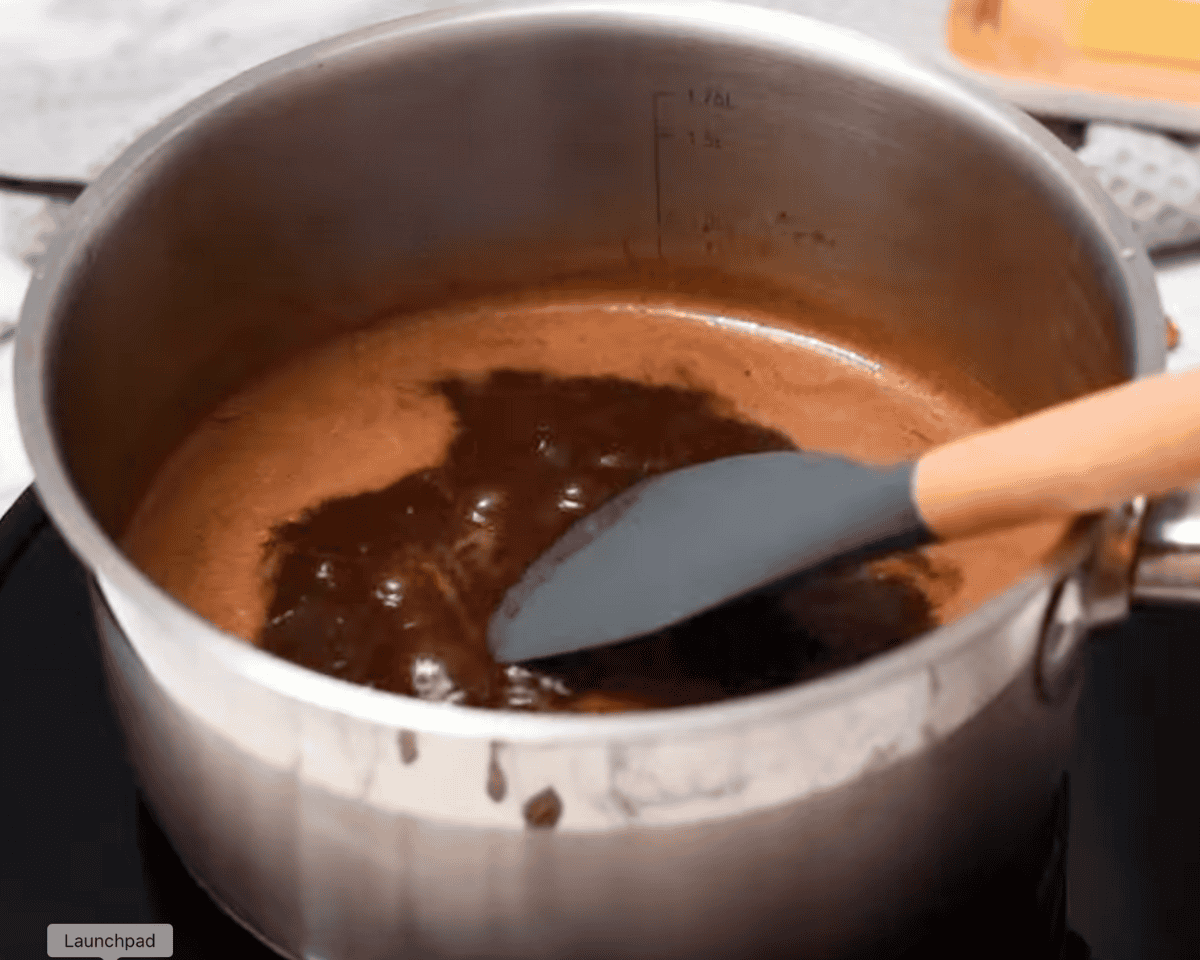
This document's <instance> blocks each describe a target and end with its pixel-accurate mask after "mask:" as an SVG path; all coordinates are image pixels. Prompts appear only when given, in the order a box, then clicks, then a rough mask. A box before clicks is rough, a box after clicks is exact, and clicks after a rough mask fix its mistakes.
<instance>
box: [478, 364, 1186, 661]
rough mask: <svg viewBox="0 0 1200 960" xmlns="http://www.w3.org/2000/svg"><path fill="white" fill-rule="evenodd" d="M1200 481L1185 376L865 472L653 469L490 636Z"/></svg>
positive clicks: (629, 623)
mask: <svg viewBox="0 0 1200 960" xmlns="http://www.w3.org/2000/svg"><path fill="white" fill-rule="evenodd" d="M1198 479H1200V370H1196V371H1191V372H1189V373H1186V374H1179V375H1171V374H1162V375H1159V376H1155V377H1150V378H1146V379H1142V380H1138V381H1134V382H1130V383H1125V384H1122V385H1120V386H1116V387H1112V388H1110V389H1107V390H1103V391H1100V392H1097V393H1094V394H1090V395H1088V396H1086V397H1083V398H1082V399H1078V400H1075V401H1072V402H1070V403H1065V404H1062V405H1059V406H1055V407H1051V408H1048V409H1046V410H1043V411H1040V412H1038V413H1034V414H1031V415H1029V416H1026V417H1022V418H1020V419H1017V420H1012V421H1009V422H1007V423H1005V424H1002V425H1001V426H998V427H994V428H990V429H986V430H983V431H980V432H978V433H974V434H971V435H968V436H966V437H963V438H961V439H957V440H953V441H951V442H950V443H946V444H944V445H942V446H938V447H935V448H933V449H931V450H929V451H928V452H927V453H925V454H924V455H922V456H921V457H920V458H919V459H918V460H916V461H915V462H911V463H904V464H900V465H898V466H895V467H890V468H886V469H878V468H875V467H871V466H867V465H865V464H861V463H855V462H852V461H848V460H844V459H841V458H838V457H831V456H822V455H819V454H811V453H763V454H751V455H748V456H738V457H727V458H725V459H721V460H714V461H712V462H709V463H705V464H701V465H698V466H694V467H688V468H685V469H682V470H676V471H672V472H670V473H665V474H661V475H659V476H657V477H653V478H650V479H648V480H645V481H643V482H642V483H639V484H637V485H635V486H633V487H631V488H629V489H628V490H626V491H625V492H624V493H622V494H620V495H618V496H617V497H615V498H613V499H611V500H609V501H608V502H607V503H605V504H604V505H602V506H601V507H600V508H599V509H598V510H596V511H595V512H594V513H592V514H590V515H588V516H587V517H585V518H583V519H582V520H580V521H579V522H578V523H576V524H575V525H574V526H573V527H572V528H571V529H570V530H568V531H567V533H566V534H565V535H564V536H563V537H562V538H561V539H560V540H559V541H558V542H557V543H555V544H554V545H553V546H552V547H551V548H550V549H549V550H548V551H547V552H546V553H544V554H543V555H542V556H541V557H539V558H538V559H537V560H536V561H535V562H534V563H533V564H532V565H531V566H530V567H529V568H528V570H527V571H526V572H525V574H524V576H523V577H522V579H521V580H520V581H519V582H518V583H517V584H516V585H515V586H514V587H513V588H512V589H511V590H509V591H508V593H507V595H506V596H505V599H504V601H503V602H502V604H501V605H500V607H499V609H498V610H497V611H496V612H495V613H494V614H493V616H492V619H491V622H490V624H489V628H488V645H489V648H490V649H491V651H492V655H493V656H494V657H495V658H496V659H497V660H499V661H501V662H506V663H516V662H520V661H523V660H530V659H535V658H538V657H546V656H553V655H556V654H561V653H570V652H573V651H578V650H586V649H589V648H592V647H599V646H603V645H606V644H611V643H616V642H618V641H621V640H626V639H629V638H632V637H637V636H640V635H643V634H647V633H651V632H653V631H656V630H660V629H662V628H664V627H668V626H670V625H672V624H675V623H678V622H680V621H683V620H686V619H688V618H690V617H692V616H694V615H696V614H698V613H702V612H704V611H705V610H709V609H711V608H713V607H716V606H719V605H720V604H723V603H725V602H727V601H729V600H732V599H734V598H736V597H738V596H741V595H743V594H745V593H749V592H752V591H754V590H756V589H758V588H760V587H764V586H766V585H768V584H771V583H773V582H776V581H779V580H782V579H785V578H787V577H790V576H792V575H794V574H797V573H800V572H802V571H804V570H808V569H811V568H813V567H816V566H818V565H820V564H823V563H825V562H827V561H830V560H833V559H835V558H837V557H840V556H844V555H846V554H850V553H856V554H858V553H863V552H873V551H887V550H891V549H897V548H901V547H907V546H914V545H917V544H920V543H925V542H931V541H935V540H950V539H953V538H957V537H964V536H969V535H972V534H977V533H982V532H985V531H988V530H993V529H997V528H1002V527H1008V526H1014V525H1018V524H1023V523H1029V522H1033V521H1037V520H1044V519H1051V518H1056V517H1068V516H1070V515H1073V514H1085V513H1092V512H1095V511H1099V510H1102V509H1105V508H1108V507H1112V506H1116V505H1118V504H1120V503H1124V502H1125V501H1127V500H1129V499H1131V498H1133V497H1135V496H1137V495H1139V494H1145V495H1147V496H1152V495H1156V494H1161V493H1165V492H1167V491H1169V490H1173V489H1176V488H1178V487H1181V486H1185V485H1187V484H1189V483H1192V482H1195V481H1197V480H1198Z"/></svg>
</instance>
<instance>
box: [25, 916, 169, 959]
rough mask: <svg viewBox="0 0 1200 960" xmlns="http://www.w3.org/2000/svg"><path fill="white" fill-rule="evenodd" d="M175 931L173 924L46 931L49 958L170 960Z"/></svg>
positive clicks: (52, 927) (64, 925)
mask: <svg viewBox="0 0 1200 960" xmlns="http://www.w3.org/2000/svg"><path fill="white" fill-rule="evenodd" d="M174 953H175V929H174V927H172V926H171V924H169V923H52V924H50V926H48V927H47V928H46V956H48V957H80V958H83V957H89V958H90V957H99V958H100V960H121V958H123V957H170V956H173V955H174Z"/></svg>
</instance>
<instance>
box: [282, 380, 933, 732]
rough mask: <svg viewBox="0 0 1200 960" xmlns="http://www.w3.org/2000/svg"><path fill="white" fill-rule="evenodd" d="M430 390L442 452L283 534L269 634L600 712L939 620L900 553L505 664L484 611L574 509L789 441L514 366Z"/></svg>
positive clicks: (475, 695) (306, 657) (452, 684)
mask: <svg viewBox="0 0 1200 960" xmlns="http://www.w3.org/2000/svg"><path fill="white" fill-rule="evenodd" d="M436 389H437V391H438V392H440V393H441V394H442V395H443V396H444V397H445V398H446V400H447V401H448V402H449V404H450V406H451V407H452V409H453V411H454V414H455V417H456V420H457V424H458V429H457V433H456V435H455V437H454V440H453V442H452V443H451V445H450V448H449V451H448V453H447V456H446V459H445V461H444V462H443V463H442V464H441V465H440V466H437V467H434V468H432V469H427V470H422V471H419V472H416V473H413V474H410V475H408V476H406V477H404V478H402V479H401V480H399V481H397V482H396V483H394V484H392V485H391V486H389V487H387V488H386V489H384V490H381V491H377V492H371V493H364V494H360V495H357V496H351V497H343V498H338V499H334V500H330V501H328V502H326V503H324V504H321V505H320V506H319V507H317V508H315V509H313V510H311V511H309V512H307V513H306V514H305V515H304V516H303V517H301V518H300V519H299V520H298V521H296V522H293V523H289V524H286V525H283V526H281V527H279V528H278V529H277V530H276V532H275V538H274V541H273V543H272V544H271V546H270V550H271V551H273V552H274V553H275V555H276V557H275V569H277V571H278V573H277V575H276V579H275V587H274V598H273V600H272V602H271V604H270V607H269V610H268V619H267V622H266V624H265V625H264V627H263V630H262V633H261V636H260V638H259V640H260V643H261V645H262V646H263V647H264V648H266V649H268V650H270V651H272V652H274V653H276V654H278V655H279V656H282V657H286V658H287V659H289V660H293V661H295V662H296V663H300V664H302V665H304V666H306V667H310V668H312V669H314V670H319V671H322V672H324V673H329V674H332V675H333V676H336V677H340V678H342V679H345V680H349V681H352V682H355V683H361V684H365V685H367V686H371V687H376V688H378V689H383V690H391V691H394V692H397V693H404V694H409V695H412V696H418V697H422V698H425V699H429V700H443V701H449V702H453V703H461V704H470V705H474V706H486V707H501V708H509V709H525V710H539V709H540V710H546V709H577V710H604V709H619V708H625V707H632V706H652V705H658V706H666V705H673V704H685V703H701V702H705V701H711V700H718V699H721V698H723V697H728V696H736V695H738V694H744V693H750V692H754V691H757V690H765V689H769V688H772V687H777V686H782V685H785V684H789V683H793V682H795V681H796V680H798V679H800V678H802V677H804V676H808V675H811V674H812V673H814V672H815V671H817V670H821V669H824V670H828V669H832V668H834V667H837V666H841V665H844V664H846V663H848V662H851V661H853V660H855V659H858V658H861V657H863V656H866V655H868V654H869V653H870V652H873V651H875V650H878V649H881V648H884V647H887V646H890V645H892V644H894V643H898V642H900V641H902V640H905V639H908V638H910V637H912V636H915V635H916V634H918V633H920V632H922V631H924V630H927V629H929V628H930V627H931V626H932V625H933V620H932V618H931V615H930V608H929V604H928V603H927V601H926V599H925V596H924V594H922V593H921V591H920V590H919V588H918V586H917V584H916V582H915V578H914V576H913V574H912V572H911V571H908V572H907V573H908V575H907V576H906V571H905V570H904V567H905V563H906V562H907V563H908V564H909V565H912V564H919V562H920V561H919V559H914V558H909V559H908V560H907V561H901V562H900V563H899V564H896V563H893V564H892V567H891V573H890V575H880V573H879V569H880V568H874V569H872V568H868V567H867V566H866V565H863V564H858V565H852V566H850V567H843V568H842V569H840V570H838V571H836V572H834V573H826V574H823V575H818V576H815V577H811V578H810V579H809V580H808V582H806V583H805V584H803V585H799V586H793V587H792V589H790V590H784V591H780V590H776V591H774V592H772V593H770V594H763V595H758V596H754V597H751V598H747V599H743V600H741V601H740V602H738V603H736V604H734V605H732V606H729V607H727V608H724V609H721V610H717V611H713V612H711V613H709V614H707V615H705V616H701V617H698V618H696V619H694V620H693V621H691V622H690V623H686V624H683V625H680V626H677V627H675V628H674V629H671V630H667V631H663V632H661V633H658V634H655V635H653V636H649V637H646V638H642V639H639V640H635V641H631V642H627V643H624V644H621V645H620V646H618V647H614V648H610V649H606V650H600V651H593V652H588V653H578V654H571V655H566V656H560V657H555V658H551V659H547V660H544V661H542V662H541V663H539V664H536V665H533V666H528V665H527V666H526V667H511V666H510V667H505V666H503V665H500V664H498V663H496V662H495V661H494V660H493V659H492V657H491V655H490V654H489V653H488V649H487V643H486V632H487V624H488V619H489V618H490V617H491V615H492V613H493V611H494V610H495V609H496V608H497V607H498V606H499V604H500V601H501V599H502V598H503V596H504V593H505V591H506V590H507V589H508V588H509V587H511V586H512V585H513V584H514V583H516V582H517V580H518V579H519V578H520V576H521V574H522V573H523V572H524V570H525V568H526V567H527V566H528V565H529V564H530V563H531V562H532V561H533V560H534V559H535V558H536V557H537V556H538V555H539V554H540V553H542V552H543V551H544V550H545V549H546V548H547V547H549V546H550V545H551V544H552V543H553V542H554V541H555V540H557V539H558V538H559V537H560V536H561V535H562V534H563V533H564V532H565V531H566V530H567V528H568V527H569V526H570V525H571V524H572V523H574V522H575V521H576V520H577V519H579V518H580V517H581V516H583V515H585V514H587V513H589V512H591V511H592V510H594V509H595V508H596V507H598V506H599V505H600V504H601V503H603V502H604V501H605V500H607V499H609V498H610V497H612V496H614V495H615V494H617V493H619V492H620V491H622V490H624V489H625V488H627V487H629V486H631V485H633V484H634V483H636V482H638V481H639V480H642V479H644V478H645V477H648V476H650V475H652V474H656V473H662V472H664V471H668V470H674V469H678V468H679V467H684V466H688V465H690V464H695V463H702V462H705V461H708V460H714V459H717V458H719V457H726V456H733V455H735V454H743V453H759V452H765V451H772V450H792V449H796V446H795V444H794V443H793V442H792V441H791V440H790V439H789V438H788V437H786V436H784V435H783V434H782V433H780V432H778V431H776V430H771V429H767V428H765V427H762V426H758V425H756V424H752V423H747V422H744V421H741V420H738V419H735V418H734V417H733V416H731V415H730V411H728V410H726V409H723V408H724V407H727V406H728V405H727V404H721V402H720V400H719V398H716V397H714V396H712V395H711V394H707V393H705V392H702V391H699V390H688V389H682V388H678V387H672V386H647V385H644V384H639V383H636V382H634V381H630V380H624V379H620V378H615V377H572V378H552V377H548V376H546V375H544V374H541V373H537V372H524V371H513V370H503V371H496V372H494V373H492V374H491V375H490V376H488V377H487V378H486V379H484V380H482V382H479V381H471V380H467V379H452V380H445V381H442V382H440V383H438V384H436ZM925 569H926V570H927V567H926V568H925ZM793 610H794V611H796V612H797V613H799V614H800V617H798V616H797V613H793V612H792V611H793ZM863 611H870V613H869V614H868V615H866V616H864V614H863ZM801 617H803V618H804V619H801ZM839 634H841V635H847V634H850V635H853V636H854V638H855V641H856V642H854V643H852V644H847V643H845V642H841V643H839V642H837V635H839ZM827 637H829V638H831V639H828V640H827V639H826V638H827ZM864 641H865V642H864Z"/></svg>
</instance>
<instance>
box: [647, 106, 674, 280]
mask: <svg viewBox="0 0 1200 960" xmlns="http://www.w3.org/2000/svg"><path fill="white" fill-rule="evenodd" d="M673 96H675V94H673V93H669V92H666V93H663V92H660V93H654V94H651V96H650V113H651V116H652V118H653V121H654V224H655V231H656V234H657V237H658V256H659V259H662V171H661V167H660V164H659V156H658V142H659V141H660V140H670V139H671V138H672V137H673V136H674V133H672V132H671V131H670V130H663V128H662V127H661V126H659V122H658V101H659V100H660V99H662V98H663V97H673Z"/></svg>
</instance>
